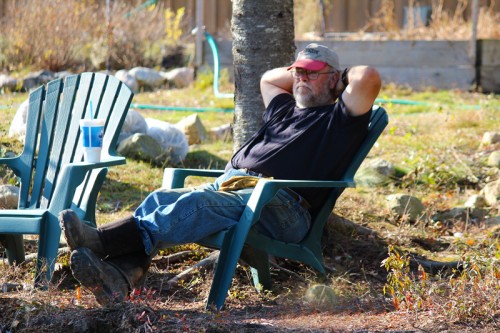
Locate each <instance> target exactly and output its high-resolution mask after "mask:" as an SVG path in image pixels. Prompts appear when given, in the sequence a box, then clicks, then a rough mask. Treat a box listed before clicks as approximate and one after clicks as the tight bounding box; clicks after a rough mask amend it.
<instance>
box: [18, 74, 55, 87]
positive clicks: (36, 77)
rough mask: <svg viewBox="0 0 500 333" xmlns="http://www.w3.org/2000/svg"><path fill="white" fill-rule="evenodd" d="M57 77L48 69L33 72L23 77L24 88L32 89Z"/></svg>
mask: <svg viewBox="0 0 500 333" xmlns="http://www.w3.org/2000/svg"><path fill="white" fill-rule="evenodd" d="M55 78H56V76H55V73H54V72H51V71H47V70H42V71H38V72H32V73H29V74H28V75H26V76H25V77H24V79H23V86H22V89H23V90H24V91H30V90H31V89H34V88H38V87H39V86H41V85H42V84H46V83H48V82H49V81H52V80H54V79H55Z"/></svg>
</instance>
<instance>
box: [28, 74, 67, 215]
mask: <svg viewBox="0 0 500 333" xmlns="http://www.w3.org/2000/svg"><path fill="white" fill-rule="evenodd" d="M62 86H63V85H62V80H61V79H59V80H54V81H51V82H50V83H49V84H48V85H47V93H46V96H45V103H44V106H43V114H42V124H41V127H40V130H39V136H40V138H39V144H38V155H37V159H36V166H35V175H34V179H33V188H32V190H31V199H30V207H31V208H37V207H40V202H41V197H42V191H43V188H44V185H45V183H46V174H47V170H48V169H49V157H50V156H53V155H54V152H53V151H52V141H53V138H54V136H56V132H57V127H56V126H55V123H56V120H57V117H58V111H59V97H60V93H61V91H62Z"/></svg>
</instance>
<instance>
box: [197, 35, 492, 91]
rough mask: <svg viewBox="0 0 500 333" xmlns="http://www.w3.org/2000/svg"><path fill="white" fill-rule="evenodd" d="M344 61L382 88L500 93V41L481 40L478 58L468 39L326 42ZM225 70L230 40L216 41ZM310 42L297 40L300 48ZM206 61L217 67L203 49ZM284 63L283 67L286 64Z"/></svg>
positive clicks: (229, 63) (229, 62)
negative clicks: (370, 73)
mask: <svg viewBox="0 0 500 333" xmlns="http://www.w3.org/2000/svg"><path fill="white" fill-rule="evenodd" d="M318 42H319V43H321V44H323V45H326V46H328V47H331V48H332V49H333V50H335V51H336V52H337V53H338V55H339V58H340V65H341V67H348V66H354V65H370V66H374V67H375V68H377V69H378V70H379V71H380V73H381V75H382V80H383V82H384V84H387V83H391V82H392V83H395V84H398V85H406V86H409V87H411V88H413V89H415V90H421V89H426V88H429V87H433V88H436V89H461V90H470V89H473V88H474V87H475V85H479V86H480V87H481V89H482V90H483V91H484V92H495V93H500V57H499V56H498V55H499V54H500V40H478V45H477V55H476V57H477V60H475V59H473V58H470V56H469V54H470V42H469V41H343V40H328V39H325V40H322V41H318ZM217 43H218V47H219V55H220V56H219V59H220V65H221V67H222V68H228V69H229V70H230V72H231V71H232V66H233V58H232V42H231V41H230V40H218V41H217ZM308 43H310V42H309V41H296V46H297V50H301V49H303V48H304V47H305V46H306V45H307V44H308ZM204 59H205V62H206V63H207V64H208V65H209V66H213V58H212V54H211V50H210V48H209V46H208V45H207V44H205V45H204ZM284 65H285V64H284Z"/></svg>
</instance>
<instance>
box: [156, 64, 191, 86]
mask: <svg viewBox="0 0 500 333" xmlns="http://www.w3.org/2000/svg"><path fill="white" fill-rule="evenodd" d="M161 74H162V76H163V77H164V78H166V79H167V80H168V82H169V83H170V84H172V85H173V86H174V87H176V88H185V87H188V86H189V85H190V84H191V83H193V81H194V69H192V68H188V67H181V68H175V69H172V70H171V71H168V72H164V73H161Z"/></svg>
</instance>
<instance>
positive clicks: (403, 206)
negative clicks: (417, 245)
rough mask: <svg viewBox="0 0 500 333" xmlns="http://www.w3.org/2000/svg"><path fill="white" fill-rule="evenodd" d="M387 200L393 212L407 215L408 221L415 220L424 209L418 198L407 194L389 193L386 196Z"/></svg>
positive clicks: (403, 215)
mask: <svg viewBox="0 0 500 333" xmlns="http://www.w3.org/2000/svg"><path fill="white" fill-rule="evenodd" d="M387 201H388V206H389V209H390V210H391V211H392V212H393V213H394V214H396V215H398V216H402V217H407V218H408V219H409V220H410V221H416V220H417V219H418V218H419V217H420V215H421V214H422V213H423V211H424V209H425V207H424V205H423V204H422V202H421V201H420V200H419V199H418V198H416V197H414V196H411V195H407V194H391V195H389V196H387Z"/></svg>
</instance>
